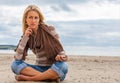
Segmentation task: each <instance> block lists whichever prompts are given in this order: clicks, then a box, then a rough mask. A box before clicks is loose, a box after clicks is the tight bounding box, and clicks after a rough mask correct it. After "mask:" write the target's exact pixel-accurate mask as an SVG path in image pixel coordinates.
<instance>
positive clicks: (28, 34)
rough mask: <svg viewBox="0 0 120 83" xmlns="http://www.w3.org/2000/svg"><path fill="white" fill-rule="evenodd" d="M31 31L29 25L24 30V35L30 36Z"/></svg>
mask: <svg viewBox="0 0 120 83" xmlns="http://www.w3.org/2000/svg"><path fill="white" fill-rule="evenodd" d="M32 33H33V31H32V29H31V28H30V27H28V28H27V29H26V31H25V36H28V37H29V36H30V35H31V34H32Z"/></svg>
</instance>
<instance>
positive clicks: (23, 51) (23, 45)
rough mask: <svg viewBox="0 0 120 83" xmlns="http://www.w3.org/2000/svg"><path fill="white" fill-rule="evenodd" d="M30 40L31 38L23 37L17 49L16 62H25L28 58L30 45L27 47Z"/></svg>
mask: <svg viewBox="0 0 120 83" xmlns="http://www.w3.org/2000/svg"><path fill="white" fill-rule="evenodd" d="M28 40H29V37H27V36H25V35H23V37H22V38H21V40H20V41H19V44H18V46H17V48H16V49H15V54H14V58H15V59H16V60H25V57H26V56H27V51H28V45H27V42H28Z"/></svg>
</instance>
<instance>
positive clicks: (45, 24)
mask: <svg viewBox="0 0 120 83" xmlns="http://www.w3.org/2000/svg"><path fill="white" fill-rule="evenodd" d="M42 25H44V26H46V27H47V28H48V29H49V30H51V31H52V30H55V27H54V26H53V25H50V24H47V23H42Z"/></svg>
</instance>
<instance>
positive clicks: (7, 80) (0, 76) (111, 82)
mask: <svg viewBox="0 0 120 83" xmlns="http://www.w3.org/2000/svg"><path fill="white" fill-rule="evenodd" d="M13 60H14V59H13V54H0V83H46V82H34V81H27V82H26V81H21V82H18V81H16V80H15V79H14V74H13V73H12V71H11V68H10V64H11V62H12V61H13ZM34 60H35V57H34V56H33V55H30V56H28V57H27V60H26V62H29V63H34ZM68 64H69V72H68V74H67V77H66V79H65V80H64V81H63V82H61V83H120V57H111V56H109V57H108V56H74V55H73V56H69V59H68ZM52 83H55V82H52Z"/></svg>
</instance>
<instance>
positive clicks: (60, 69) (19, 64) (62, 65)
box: [11, 60, 68, 81]
mask: <svg viewBox="0 0 120 83" xmlns="http://www.w3.org/2000/svg"><path fill="white" fill-rule="evenodd" d="M28 66H29V67H32V68H34V69H36V70H38V71H40V72H44V71H46V70H48V69H49V68H51V69H53V70H54V71H55V72H56V73H57V74H58V75H59V77H60V78H61V81H63V80H64V79H65V77H66V74H67V72H68V64H67V63H66V62H56V63H54V64H53V65H51V66H37V65H32V64H28V63H26V62H24V61H22V60H15V61H13V63H12V64H11V69H12V71H13V72H14V73H15V74H17V75H19V74H20V72H21V70H22V69H24V68H25V67H28Z"/></svg>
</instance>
